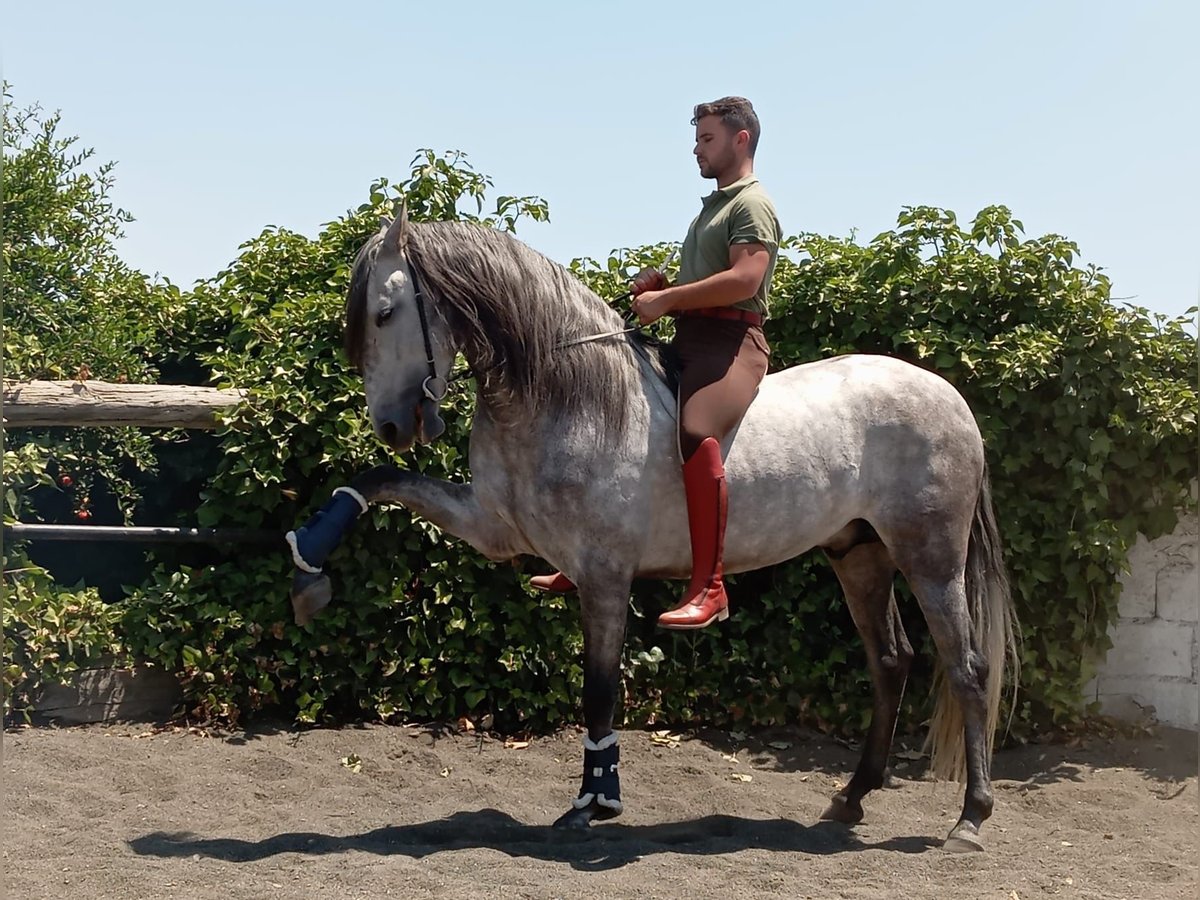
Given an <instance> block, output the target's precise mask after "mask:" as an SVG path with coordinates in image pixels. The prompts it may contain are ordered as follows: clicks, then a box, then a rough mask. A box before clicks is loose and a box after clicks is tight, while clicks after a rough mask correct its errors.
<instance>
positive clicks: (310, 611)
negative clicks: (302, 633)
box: [292, 569, 333, 625]
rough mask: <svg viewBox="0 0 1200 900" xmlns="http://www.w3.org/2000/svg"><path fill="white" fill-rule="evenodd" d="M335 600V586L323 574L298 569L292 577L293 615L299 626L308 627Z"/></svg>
mask: <svg viewBox="0 0 1200 900" xmlns="http://www.w3.org/2000/svg"><path fill="white" fill-rule="evenodd" d="M332 599H333V585H332V584H331V583H330V581H329V576H328V575H325V574H324V573H322V572H304V571H302V570H300V569H297V570H296V572H295V574H294V575H292V613H293V615H294V616H295V618H296V624H297V625H307V624H308V623H309V622H311V621H312V620H313V616H315V615H317V613H319V612H320V611H321V610H323V609H324V608H325V607H326V606H328V605H329V601H330V600H332Z"/></svg>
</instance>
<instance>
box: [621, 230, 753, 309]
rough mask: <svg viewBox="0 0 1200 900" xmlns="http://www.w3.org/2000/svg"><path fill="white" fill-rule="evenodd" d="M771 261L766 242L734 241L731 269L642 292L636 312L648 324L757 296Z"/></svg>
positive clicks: (730, 262) (731, 251)
mask: <svg viewBox="0 0 1200 900" xmlns="http://www.w3.org/2000/svg"><path fill="white" fill-rule="evenodd" d="M770 263H771V254H770V253H769V252H768V251H767V248H766V247H764V246H763V245H762V244H753V243H743V244H732V245H730V247H729V268H728V269H725V270H724V271H722V272H717V273H715V274H713V275H710V276H708V277H707V278H702V279H701V280H700V281H693V282H689V283H688V284H676V285H671V286H669V287H666V288H664V289H663V290H661V291H644V292H642V293H639V294H638V296H637V298H636V299H635V300H634V301H633V308H634V311H635V312H637V314H638V318H639V319H640V320H641V321H642V322H643V323H648V322H653V321H654V320H655V319H658V318H661V317H662V316H665V315H667V314H668V313H671V312H676V311H679V310H685V309H707V308H710V307H714V306H732V305H733V304H734V303H739V302H741V301H742V300H748V299H750V298H751V297H753V296H754V294H755V292H756V291H757V290H758V286H759V285H760V284H762V280H763V278H764V277H765V276H766V274H767V267H768V266H769V265H770Z"/></svg>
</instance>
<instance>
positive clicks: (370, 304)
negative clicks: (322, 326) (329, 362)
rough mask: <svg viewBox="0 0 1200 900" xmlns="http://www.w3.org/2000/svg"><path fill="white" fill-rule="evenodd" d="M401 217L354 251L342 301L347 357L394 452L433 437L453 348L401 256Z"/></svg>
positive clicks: (405, 229) (439, 424)
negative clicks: (357, 252)
mask: <svg viewBox="0 0 1200 900" xmlns="http://www.w3.org/2000/svg"><path fill="white" fill-rule="evenodd" d="M408 238H409V224H408V216H407V214H406V211H405V210H404V209H403V208H402V209H401V210H400V213H399V214H398V215H397V216H396V217H395V219H393V220H392V221H391V222H390V223H387V222H385V223H384V224H383V225H382V226H381V227H380V230H379V234H377V235H375V236H374V237H372V238H371V239H370V240H369V241H368V242H367V244H366V245H365V246H364V247H363V248H362V250H361V251H360V252H359V255H358V259H357V260H356V261H355V266H354V272H353V274H352V275H351V279H350V291H349V294H348V296H347V299H346V351H347V354H348V355H349V357H350V360H351V362H352V363H353V364H354V365H355V366H356V367H357V368H358V369H359V371H360V372H362V376H363V383H364V385H365V388H366V394H367V408H368V410H369V412H370V415H371V424H372V425H373V426H374V428H375V434H376V435H377V436H378V437H379V439H380V440H382V441H383V442H384V443H385V444H387V445H388V446H389V447H391V448H392V449H393V450H396V451H397V452H403V451H404V450H407V449H408V448H409V447H411V446H412V444H413V441H414V440H417V441H419V442H420V443H422V444H427V443H429V442H430V441H433V440H435V439H436V438H438V437H439V436H440V435H441V434H442V432H443V431H444V430H445V428H446V425H445V423H444V422H443V421H442V418H441V416H440V415H439V412H438V403H439V401H441V399H442V397H443V396H445V393H446V378H447V376H448V374H449V370H450V365H451V363H452V362H453V360H454V355H455V349H454V346H453V343H452V342H451V340H450V333H449V329H448V328H447V326H446V323H445V321H444V319H443V318H442V316H441V314H440V313H439V312H438V310H437V309H436V307H435V306H434V304H433V302H432V298H431V297H430V296H429V295H428V294H426V293H424V291H423V290H422V284H421V279H420V275H419V273H418V272H417V270H416V269H415V268H414V267H413V265H412V264H411V263H410V262H409V261H408V259H407V257H406V256H405V248H406V246H407V244H408Z"/></svg>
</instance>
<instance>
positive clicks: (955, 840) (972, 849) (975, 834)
mask: <svg viewBox="0 0 1200 900" xmlns="http://www.w3.org/2000/svg"><path fill="white" fill-rule="evenodd" d="M942 849H943V850H945V851H946V852H947V853H979V852H981V851H982V850H983V841H981V840H980V839H979V829H978V828H976V827H975V826H974V825H972V824H971V823H970V822H968V821H967V820H966V819H963V820H962V821H961V822H959V823H958V824H957V825H955V826H954V830H953V831H951V832H950V836H949V837H947V838H946V842H945V843H944V844H942Z"/></svg>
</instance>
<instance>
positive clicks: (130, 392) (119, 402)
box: [0, 381, 245, 429]
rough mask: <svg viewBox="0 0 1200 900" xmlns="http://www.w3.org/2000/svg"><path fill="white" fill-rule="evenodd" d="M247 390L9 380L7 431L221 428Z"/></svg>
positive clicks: (5, 408) (5, 407)
mask: <svg viewBox="0 0 1200 900" xmlns="http://www.w3.org/2000/svg"><path fill="white" fill-rule="evenodd" d="M244 396H245V392H244V391H240V390H232V389H219V388H208V387H191V386H190V385H182V384H178V385H177V384H111V383H109V382H105V381H5V382H4V399H3V404H2V406H0V409H2V411H3V416H4V426H5V427H6V428H32V427H39V428H40V427H46V426H59V425H61V426H71V425H88V426H103V425H140V426H144V427H147V428H203V429H209V428H216V427H217V421H216V417H215V414H216V413H217V412H218V411H220V410H223V409H228V408H229V407H231V406H234V405H236V404H237V403H238V402H239V401H241V400H242V399H243V397H244Z"/></svg>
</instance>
